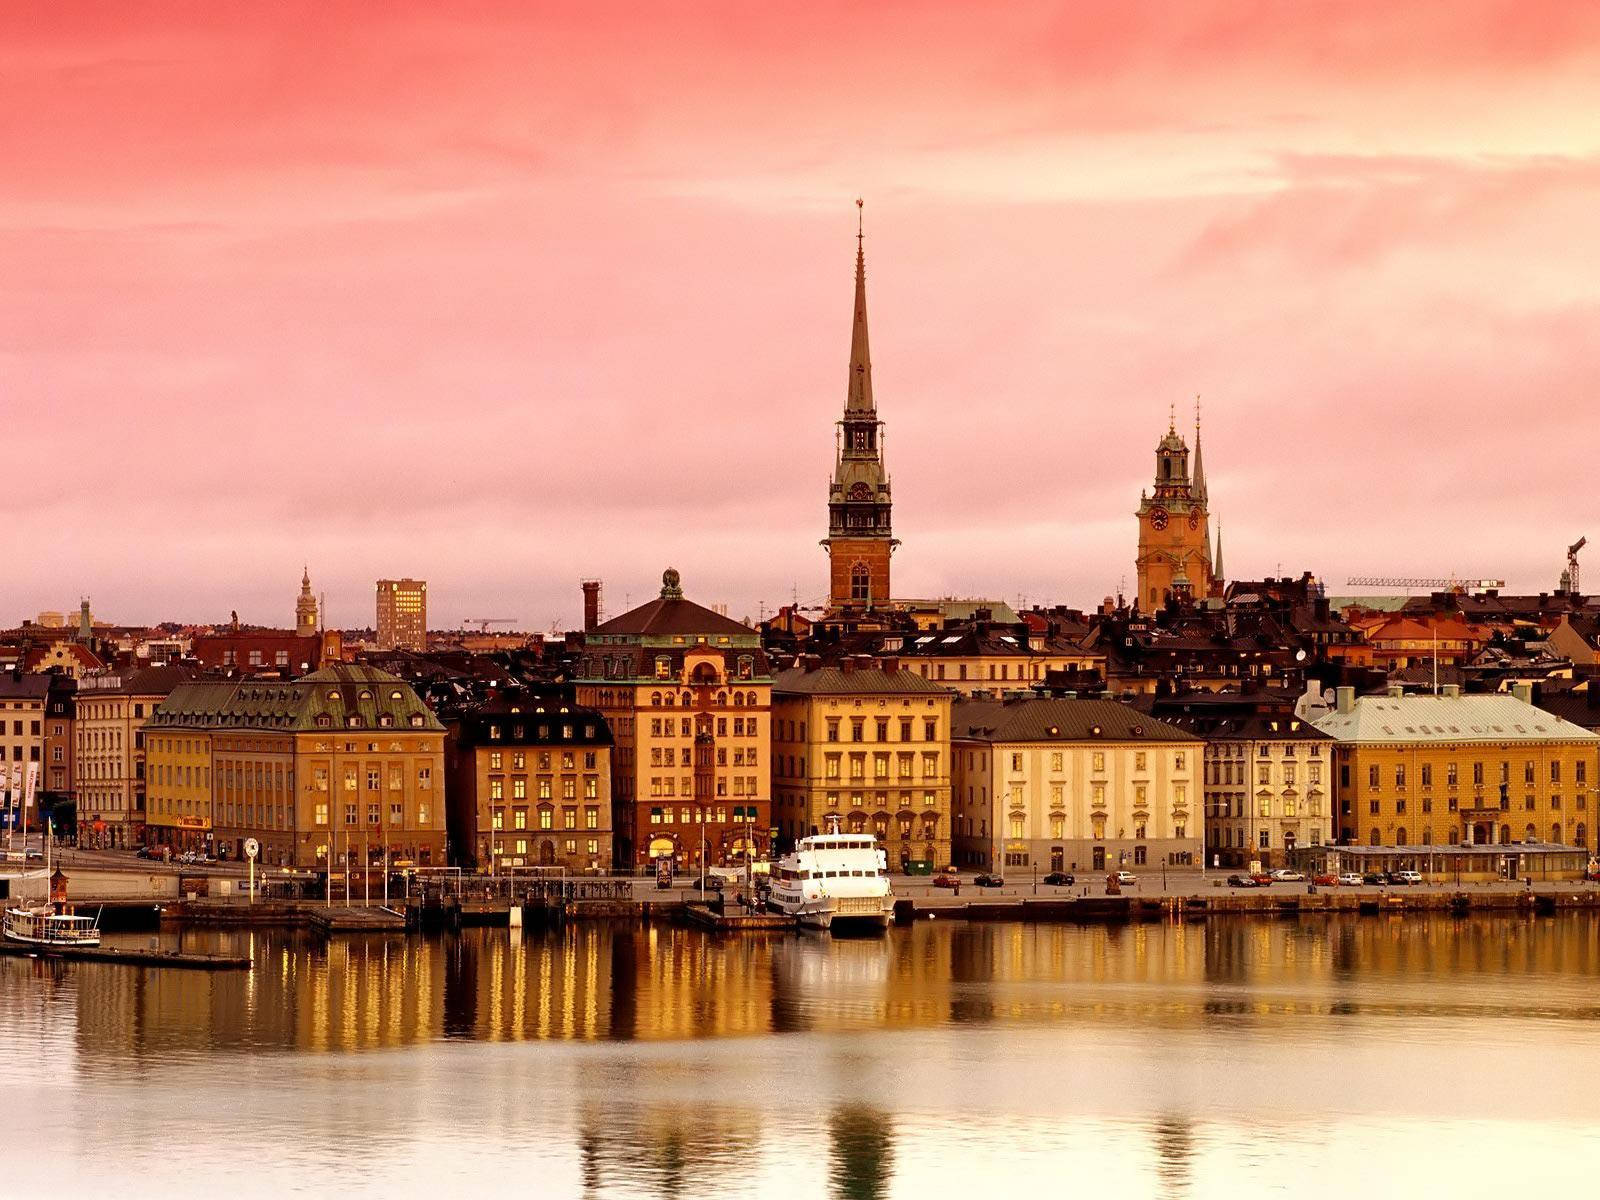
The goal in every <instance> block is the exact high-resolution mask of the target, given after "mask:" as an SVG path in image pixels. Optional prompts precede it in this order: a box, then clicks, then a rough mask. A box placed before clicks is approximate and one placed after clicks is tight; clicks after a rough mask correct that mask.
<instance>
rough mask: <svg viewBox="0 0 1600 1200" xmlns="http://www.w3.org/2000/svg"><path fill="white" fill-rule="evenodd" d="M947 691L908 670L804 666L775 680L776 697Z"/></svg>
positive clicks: (774, 691)
mask: <svg viewBox="0 0 1600 1200" xmlns="http://www.w3.org/2000/svg"><path fill="white" fill-rule="evenodd" d="M946 691H947V689H946V688H944V687H943V686H941V685H940V684H937V683H935V682H934V681H933V680H931V679H924V678H923V677H922V676H921V675H918V674H917V673H916V672H915V671H908V670H905V669H904V668H901V669H900V670H898V671H893V672H890V671H883V670H872V669H868V670H851V671H843V670H840V669H839V668H838V667H823V668H821V669H819V670H815V671H807V670H806V669H805V668H804V667H792V668H790V669H789V670H787V671H779V672H778V674H777V675H776V676H774V677H773V680H772V693H773V695H775V696H776V695H790V696H819V695H821V696H834V695H842V696H860V695H873V696H882V695H890V696H893V695H900V694H901V693H904V692H919V693H922V692H931V693H946Z"/></svg>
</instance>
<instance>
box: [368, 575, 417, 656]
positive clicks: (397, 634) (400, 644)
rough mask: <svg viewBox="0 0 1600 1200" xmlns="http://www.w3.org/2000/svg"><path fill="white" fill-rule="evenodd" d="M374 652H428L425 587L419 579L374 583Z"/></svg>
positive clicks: (386, 580)
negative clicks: (376, 615) (375, 633)
mask: <svg viewBox="0 0 1600 1200" xmlns="http://www.w3.org/2000/svg"><path fill="white" fill-rule="evenodd" d="M378 649H380V650H410V651H412V652H413V653H415V654H425V653H427V650H428V585H427V584H426V583H425V582H423V581H422V580H420V579H380V580H378Z"/></svg>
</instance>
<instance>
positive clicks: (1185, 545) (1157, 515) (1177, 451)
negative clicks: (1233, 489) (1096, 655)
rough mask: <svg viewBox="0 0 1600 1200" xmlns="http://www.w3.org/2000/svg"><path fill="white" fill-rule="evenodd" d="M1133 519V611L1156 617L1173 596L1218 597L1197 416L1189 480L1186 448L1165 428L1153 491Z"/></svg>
mask: <svg viewBox="0 0 1600 1200" xmlns="http://www.w3.org/2000/svg"><path fill="white" fill-rule="evenodd" d="M1134 515H1135V516H1136V517H1138V519H1139V554H1138V558H1137V559H1136V560H1135V564H1134V565H1135V569H1136V570H1137V573H1138V579H1139V584H1138V588H1139V590H1138V593H1137V594H1136V595H1135V596H1134V606H1135V607H1136V608H1139V609H1142V610H1143V611H1145V612H1155V611H1156V610H1157V609H1159V608H1161V607H1162V605H1164V604H1165V603H1166V602H1167V600H1168V598H1170V597H1173V596H1178V597H1184V596H1187V597H1189V598H1191V599H1194V598H1203V597H1206V596H1210V595H1213V594H1216V595H1221V587H1220V585H1221V582H1222V564H1221V559H1222V551H1221V541H1222V538H1221V533H1220V531H1219V532H1218V538H1217V542H1218V550H1217V556H1216V559H1215V560H1213V558H1212V555H1211V517H1210V513H1209V511H1208V510H1207V497H1206V471H1205V463H1204V461H1203V460H1202V458H1201V452H1200V422H1199V416H1198V414H1197V415H1196V418H1195V431H1194V477H1193V478H1192V479H1191V478H1190V476H1189V447H1188V444H1187V443H1185V442H1184V440H1183V438H1182V437H1180V436H1179V434H1178V431H1177V428H1176V427H1175V425H1173V424H1172V423H1170V422H1169V423H1168V425H1167V433H1166V436H1165V437H1163V438H1162V439H1161V443H1160V445H1158V446H1157V447H1156V478H1155V488H1154V490H1153V491H1151V492H1142V493H1140V496H1139V509H1138V511H1137V512H1136V513H1135V514H1134ZM1214 561H1215V563H1216V565H1215V567H1213V562H1214Z"/></svg>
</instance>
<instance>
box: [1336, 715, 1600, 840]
mask: <svg viewBox="0 0 1600 1200" xmlns="http://www.w3.org/2000/svg"><path fill="white" fill-rule="evenodd" d="M1335 696H1336V699H1335V704H1334V711H1333V712H1331V713H1329V714H1328V715H1327V716H1325V717H1322V718H1321V719H1319V720H1318V721H1317V722H1316V725H1317V727H1318V728H1319V729H1320V730H1322V732H1324V733H1326V734H1328V735H1329V736H1331V737H1332V738H1333V739H1334V740H1335V742H1336V743H1337V744H1336V747H1335V750H1334V762H1335V796H1336V802H1337V804H1338V830H1339V838H1340V840H1341V841H1343V842H1346V843H1357V844H1364V845H1368V846H1396V847H1402V846H1404V847H1418V848H1419V849H1420V848H1422V847H1448V846H1456V845H1469V846H1480V845H1506V844H1510V843H1513V842H1516V843H1531V844H1536V845H1548V844H1554V845H1558V846H1579V847H1587V846H1589V845H1590V841H1589V838H1590V831H1591V829H1592V826H1593V818H1592V816H1591V814H1592V812H1593V810H1594V804H1593V800H1594V797H1595V795H1596V791H1597V786H1600V785H1597V776H1600V759H1597V754H1600V735H1596V734H1594V733H1591V732H1590V731H1588V730H1587V729H1584V728H1582V727H1581V726H1578V725H1574V724H1572V723H1571V722H1570V721H1564V720H1562V719H1561V718H1559V717H1557V716H1554V715H1553V714H1551V713H1548V712H1545V711H1544V710H1543V709H1540V708H1536V707H1534V705H1533V704H1531V703H1530V702H1529V693H1528V688H1527V685H1525V684H1518V685H1516V688H1515V689H1514V692H1513V694H1509V695H1508V694H1505V693H1499V694H1494V695H1466V696H1464V695H1462V694H1461V693H1460V690H1459V689H1457V688H1455V687H1450V686H1447V687H1445V688H1443V689H1442V691H1441V694H1439V695H1437V696H1432V695H1423V696H1407V695H1403V694H1401V693H1400V690H1399V689H1398V688H1391V689H1390V691H1389V694H1387V695H1383V696H1361V697H1357V696H1356V695H1355V693H1354V691H1353V690H1352V689H1350V688H1340V689H1338V691H1337V692H1336V693H1335Z"/></svg>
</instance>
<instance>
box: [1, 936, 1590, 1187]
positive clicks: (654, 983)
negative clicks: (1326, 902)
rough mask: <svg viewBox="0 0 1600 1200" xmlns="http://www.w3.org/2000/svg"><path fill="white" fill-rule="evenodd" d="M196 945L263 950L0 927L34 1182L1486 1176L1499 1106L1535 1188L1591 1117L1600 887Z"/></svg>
mask: <svg viewBox="0 0 1600 1200" xmlns="http://www.w3.org/2000/svg"><path fill="white" fill-rule="evenodd" d="M163 936H164V938H165V939H166V940H167V941H168V942H169V943H171V944H176V943H177V942H178V941H179V940H180V938H179V937H178V935H175V934H169V935H163ZM128 940H129V941H130V942H131V943H133V944H141V945H142V944H143V939H128ZM181 942H182V943H183V944H184V945H186V946H189V947H192V948H196V949H234V948H239V949H242V950H244V951H246V952H248V953H250V954H251V955H252V957H253V959H254V961H255V963H256V969H255V970H254V971H252V972H250V973H248V974H243V973H229V974H217V975H204V974H189V973H184V972H171V971H146V970H139V969H130V968H123V967H114V966H109V965H104V966H102V965H95V964H83V965H78V966H71V967H68V966H63V965H61V964H59V963H44V962H36V961H32V960H26V959H0V1081H3V1082H4V1084H5V1085H6V1094H5V1098H4V1102H5V1103H6V1105H7V1107H8V1109H10V1110H12V1111H21V1112H28V1113H30V1114H32V1115H33V1117H34V1118H35V1119H36V1120H37V1121H38V1122H41V1123H42V1124H44V1125H46V1126H48V1127H49V1128H51V1129H52V1130H55V1131H58V1133H59V1144H60V1145H61V1146H63V1147H67V1148H68V1149H67V1150H66V1151H64V1152H63V1153H62V1154H58V1155H55V1156H53V1157H51V1158H50V1160H49V1161H48V1162H47V1161H43V1160H41V1161H38V1162H34V1161H30V1160H28V1159H27V1158H26V1156H24V1157H23V1158H22V1159H20V1160H18V1162H17V1163H16V1164H15V1165H14V1166H13V1167H12V1168H11V1170H12V1171H13V1173H20V1179H18V1180H16V1181H15V1182H16V1183H17V1185H18V1186H17V1189H16V1194H26V1193H27V1192H28V1191H29V1187H27V1186H23V1185H37V1187H42V1186H43V1185H45V1184H46V1183H60V1182H61V1180H62V1179H64V1180H65V1183H64V1185H63V1186H58V1187H57V1188H56V1189H55V1193H54V1194H66V1195H75V1194H82V1193H84V1192H94V1191H99V1192H106V1193H107V1194H110V1193H111V1192H117V1193H118V1194H129V1195H133V1196H136V1197H143V1196H160V1197H162V1198H163V1200H171V1198H172V1197H175V1196H182V1195H188V1194H196V1195H199V1194H210V1195H215V1194H218V1193H227V1194H230V1195H231V1196H235V1197H240V1198H242V1200H245V1198H254V1197H256V1196H262V1197H266V1196H273V1197H277V1196H281V1195H282V1194H283V1192H284V1190H285V1189H286V1187H292V1186H294V1185H295V1182H296V1180H297V1179H299V1178H300V1176H299V1173H300V1172H304V1171H318V1172H332V1173H334V1174H335V1175H337V1174H338V1173H339V1172H340V1171H345V1172H355V1174H353V1175H350V1176H348V1177H347V1178H346V1179H345V1181H344V1184H343V1185H342V1187H341V1191H343V1192H344V1193H346V1194H349V1195H353V1196H365V1195H368V1194H372V1195H378V1194H383V1195H389V1194H393V1193H394V1191H395V1190H396V1189H397V1188H398V1189H400V1190H408V1191H417V1190H426V1189H427V1188H428V1187H429V1186H430V1181H433V1183H434V1184H435V1185H436V1188H435V1190H437V1189H438V1188H443V1189H444V1190H446V1191H449V1190H452V1183H451V1181H452V1180H453V1179H455V1178H456V1177H457V1176H456V1173H457V1172H460V1171H484V1170H492V1171H494V1172H496V1173H497V1175H498V1173H502V1172H504V1173H507V1175H506V1177H508V1178H510V1177H514V1176H513V1174H511V1173H514V1172H520V1173H522V1175H524V1176H526V1177H528V1178H532V1179H537V1180H538V1181H539V1183H540V1185H541V1187H543V1188H544V1189H545V1191H546V1193H547V1194H550V1195H588V1196H595V1197H600V1196H616V1195H640V1196H646V1195H648V1196H654V1195H669V1196H702V1195H712V1194H715V1195H718V1196H737V1195H751V1194H755V1193H757V1192H760V1191H762V1190H764V1189H765V1190H767V1191H769V1192H770V1191H772V1190H773V1189H774V1188H776V1189H777V1190H779V1191H782V1192H783V1193H784V1194H790V1195H795V1196H809V1195H821V1194H832V1195H836V1196H840V1197H891V1196H905V1195H917V1196H925V1195H927V1194H928V1193H930V1192H939V1193H944V1192H950V1193H962V1194H965V1193H966V1192H968V1191H972V1192H977V1193H994V1192H998V1193H1000V1194H1008V1193H1011V1192H1015V1191H1025V1190H1029V1189H1030V1188H1033V1187H1034V1185H1035V1184H1036V1183H1037V1181H1039V1180H1050V1181H1055V1182H1060V1181H1071V1183H1072V1185H1073V1188H1074V1190H1089V1189H1090V1188H1095V1187H1100V1188H1104V1189H1106V1190H1110V1191H1113V1192H1115V1193H1116V1194H1118V1195H1162V1196H1170V1197H1179V1196H1184V1197H1199V1196H1208V1195H1230V1194H1237V1192H1238V1191H1239V1190H1243V1191H1246V1192H1252V1193H1253V1192H1257V1191H1264V1190H1269V1189H1271V1188H1283V1189H1293V1190H1302V1191H1304V1190H1313V1189H1315V1190H1320V1187H1321V1184H1322V1183H1323V1182H1325V1181H1326V1180H1327V1179H1329V1178H1340V1179H1341V1180H1344V1181H1346V1182H1347V1183H1349V1184H1350V1185H1351V1186H1352V1189H1353V1190H1355V1191H1360V1190H1362V1189H1361V1187H1360V1186H1358V1185H1360V1184H1361V1183H1362V1181H1365V1182H1366V1184H1367V1187H1368V1190H1371V1191H1375V1192H1376V1193H1379V1194H1383V1193H1385V1192H1386V1191H1388V1190H1389V1187H1388V1186H1386V1185H1389V1184H1392V1182H1393V1181H1392V1178H1389V1177H1387V1176H1386V1175H1384V1173H1383V1172H1384V1171H1385V1170H1386V1169H1394V1170H1400V1169H1406V1168H1405V1164H1406V1163H1408V1162H1412V1161H1415V1160H1416V1159H1417V1158H1418V1156H1423V1157H1427V1158H1428V1159H1429V1161H1436V1162H1443V1163H1446V1164H1447V1166H1445V1167H1444V1168H1441V1170H1442V1171H1443V1172H1444V1173H1443V1174H1442V1175H1441V1177H1440V1179H1438V1180H1435V1181H1434V1184H1435V1185H1436V1186H1437V1187H1438V1189H1439V1190H1446V1185H1450V1184H1452V1183H1454V1185H1455V1186H1456V1187H1457V1188H1458V1190H1462V1191H1463V1192H1464V1193H1466V1194H1471V1193H1475V1192H1477V1191H1481V1190H1482V1188H1483V1186H1485V1180H1486V1179H1489V1178H1492V1177H1493V1172H1494V1170H1495V1169H1496V1168H1495V1165H1494V1164H1495V1162H1496V1161H1497V1160H1496V1159H1495V1158H1494V1155H1495V1153H1496V1149H1495V1148H1496V1146H1497V1137H1498V1138H1500V1139H1504V1140H1506V1141H1518V1142H1520V1143H1526V1144H1527V1146H1528V1147H1529V1150H1528V1153H1527V1154H1524V1155H1522V1156H1521V1159H1520V1161H1522V1162H1523V1163H1524V1164H1526V1163H1527V1162H1530V1161H1533V1162H1536V1163H1537V1164H1538V1165H1537V1166H1536V1167H1534V1168H1531V1171H1532V1177H1529V1175H1528V1174H1526V1170H1528V1169H1527V1168H1526V1166H1525V1174H1524V1175H1521V1176H1519V1177H1518V1181H1517V1182H1518V1185H1519V1186H1520V1187H1522V1188H1523V1190H1524V1191H1527V1190H1528V1189H1529V1188H1530V1187H1531V1188H1532V1189H1533V1191H1534V1192H1537V1191H1540V1190H1549V1188H1550V1187H1553V1186H1554V1185H1556V1184H1558V1183H1562V1182H1564V1181H1565V1179H1566V1178H1568V1177H1569V1176H1568V1175H1567V1174H1566V1173H1567V1172H1570V1171H1575V1170H1576V1167H1575V1166H1574V1165H1572V1164H1576V1163H1577V1162H1578V1161H1581V1160H1582V1159H1583V1158H1584V1157H1585V1156H1586V1155H1589V1154H1590V1152H1591V1151H1592V1147H1590V1146H1588V1145H1587V1144H1586V1143H1585V1141H1584V1139H1586V1138H1587V1137H1588V1132H1587V1131H1588V1125H1587V1123H1586V1122H1587V1112H1588V1101H1587V1099H1586V1096H1585V1093H1586V1089H1587V1087H1588V1081H1587V1078H1586V1069H1585V1066H1584V1064H1585V1063H1587V1062H1589V1061H1592V1060H1593V1057H1592V1056H1593V1052H1594V1051H1596V1050H1600V1030H1597V1025H1596V1021H1595V1018H1596V1015H1597V1012H1600V1008H1597V1002H1596V1000H1595V998H1594V996H1593V990H1592V986H1591V984H1592V980H1593V978H1594V975H1595V973H1596V970H1597V968H1600V921H1597V920H1596V918H1595V917H1594V916H1592V915H1589V914H1574V915H1571V916H1563V917H1561V918H1552V919H1531V918H1530V919H1522V918H1472V919H1452V918H1438V919H1417V918H1387V917H1385V918H1349V919H1334V920H1315V921H1310V920H1308V921H1284V922H1272V921H1246V920H1240V921H1216V922H1212V923H1210V924H1204V925H1200V924H1196V925H1167V924H1154V925H1133V926H1126V927H1121V928H1115V927H1114V928H1094V927H1089V928H1079V927H1073V926H1056V925H1033V924H998V923H997V924H966V923H961V922H946V921H936V922H927V923H921V924H918V925H916V926H914V927H912V928H906V929H895V930H893V931H891V932H890V933H889V934H888V935H887V936H886V937H884V938H881V939H860V940H833V939H829V938H827V937H815V936H806V937H790V936H771V937H749V938H724V939H717V938H713V937H710V936H707V935H703V934H700V933H696V932H692V931H686V930H677V929H671V928H662V927H643V928H635V927H632V926H626V925H615V926H613V925H579V926H571V927H568V928H565V929H561V930H557V931H553V932H548V933H546V932H533V931H527V932H523V931H509V932H508V931H506V930H473V931H469V932H467V933H466V934H463V935H461V936H459V937H447V938H441V939H436V940H434V939H430V940H424V939H416V938H411V939H407V938H402V937H392V936H378V937H352V938H342V939H336V940H332V941H326V942H325V941H321V940H318V939H316V938H313V937H310V936H307V935H301V934H289V933H276V932H267V933H262V932H255V933H235V932H231V931H189V932H186V933H184V934H183V935H182V937H181ZM1551 1046H1559V1047H1561V1048H1562V1049H1563V1051H1564V1053H1563V1054H1561V1055H1549V1054H1548V1053H1547V1051H1548V1049H1549V1048H1550V1047H1551ZM1586 1051H1587V1052H1588V1053H1587V1054H1586V1053H1585V1052H1586ZM375 1052H381V1053H375ZM1530 1055H1537V1056H1538V1061H1539V1062H1540V1063H1541V1068H1540V1070H1541V1079H1540V1087H1539V1088H1538V1089H1537V1090H1534V1091H1532V1092H1528V1093H1525V1094H1521V1095H1519V1099H1518V1105H1517V1108H1516V1111H1515V1112H1514V1113H1513V1112H1511V1111H1509V1110H1507V1109H1505V1108H1504V1106H1503V1105H1501V1104H1499V1103H1498V1102H1497V1100H1496V1099H1495V1098H1496V1097H1497V1096H1499V1095H1501V1094H1502V1089H1501V1088H1500V1087H1499V1086H1498V1081H1500V1080H1503V1079H1506V1078H1523V1077H1525V1070H1526V1063H1527V1062H1528V1061H1529V1056H1530ZM1397 1079H1403V1080H1406V1081H1407V1084H1406V1086H1405V1087H1395V1086H1393V1081H1395V1080H1397ZM241 1105H244V1106H246V1108H247V1110H248V1112H249V1114H250V1115H249V1119H248V1120H245V1119H241V1118H239V1117H238V1116H237V1114H238V1113H239V1112H240V1111H242V1110H241V1107H240V1106H241ZM1512 1122H1521V1124H1512ZM1264 1130H1270V1136H1263V1131H1264ZM175 1139H176V1140H175ZM180 1143H181V1146H182V1153H181V1154H180V1155H178V1156H177V1159H178V1160H181V1162H182V1163H183V1170H182V1171H181V1172H178V1173H177V1176H176V1180H175V1176H174V1168H173V1163H174V1161H175V1159H174V1147H175V1146H176V1145H178V1144H180ZM285 1147H290V1148H291V1149H289V1150H286V1149H285ZM1536 1151H1537V1154H1536V1156H1535V1152H1536ZM236 1163H251V1164H253V1165H252V1166H250V1167H249V1168H246V1167H244V1166H236V1165H235V1164H236ZM282 1172H287V1174H286V1175H285V1174H283V1173H282ZM1540 1172H1543V1174H1540ZM129 1180H132V1181H133V1182H132V1183H129V1182H128V1181H129ZM1241 1181H1242V1182H1241ZM1547 1185H1548V1186H1547ZM37 1187H35V1188H34V1190H37ZM130 1187H131V1188H132V1189H133V1190H132V1191H131V1192H130V1191H128V1190H127V1188H130ZM119 1189H120V1190H119ZM7 1190H8V1191H10V1190H11V1188H9V1187H8V1188H7ZM1530 1194H1532V1193H1530Z"/></svg>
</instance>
